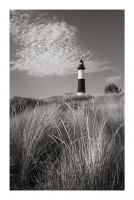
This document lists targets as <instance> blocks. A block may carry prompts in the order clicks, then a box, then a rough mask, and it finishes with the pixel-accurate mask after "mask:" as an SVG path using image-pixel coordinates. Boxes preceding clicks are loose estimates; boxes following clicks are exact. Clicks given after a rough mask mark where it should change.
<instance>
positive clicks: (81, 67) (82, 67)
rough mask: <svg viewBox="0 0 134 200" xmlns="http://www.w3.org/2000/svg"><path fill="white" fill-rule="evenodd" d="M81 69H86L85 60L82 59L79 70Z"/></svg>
mask: <svg viewBox="0 0 134 200" xmlns="http://www.w3.org/2000/svg"><path fill="white" fill-rule="evenodd" d="M79 69H83V70H85V66H84V62H83V60H82V59H81V60H80V64H79V66H78V70H79Z"/></svg>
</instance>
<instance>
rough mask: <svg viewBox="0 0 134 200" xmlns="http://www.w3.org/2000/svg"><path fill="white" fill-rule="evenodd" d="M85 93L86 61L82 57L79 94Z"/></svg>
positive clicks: (79, 73) (79, 72)
mask: <svg viewBox="0 0 134 200" xmlns="http://www.w3.org/2000/svg"><path fill="white" fill-rule="evenodd" d="M84 94H85V66H84V62H83V60H82V59H81V60H80V64H79V66H78V91H77V95H84Z"/></svg>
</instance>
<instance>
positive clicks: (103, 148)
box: [10, 95, 124, 190]
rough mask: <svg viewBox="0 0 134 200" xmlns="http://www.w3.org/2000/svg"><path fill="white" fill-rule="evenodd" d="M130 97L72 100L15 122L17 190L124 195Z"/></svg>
mask: <svg viewBox="0 0 134 200" xmlns="http://www.w3.org/2000/svg"><path fill="white" fill-rule="evenodd" d="M123 106H124V97H123V95H107V96H101V97H95V98H91V97H89V98H88V97H87V98H80V99H79V97H78V98H77V97H73V98H72V97H70V98H67V99H60V100H54V101H52V102H51V103H49V104H47V105H40V106H35V108H32V109H29V108H28V109H25V110H24V112H22V113H20V114H19V115H18V114H17V115H15V116H14V117H11V119H10V123H11V124H10V189H11V190H123V189H124V108H123Z"/></svg>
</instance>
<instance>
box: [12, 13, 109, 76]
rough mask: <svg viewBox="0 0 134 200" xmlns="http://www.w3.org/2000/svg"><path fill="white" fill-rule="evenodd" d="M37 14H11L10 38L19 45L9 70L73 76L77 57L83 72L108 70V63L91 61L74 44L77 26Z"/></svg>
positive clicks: (32, 73)
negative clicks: (84, 69)
mask: <svg viewBox="0 0 134 200" xmlns="http://www.w3.org/2000/svg"><path fill="white" fill-rule="evenodd" d="M34 12H37V11H11V19H10V22H11V25H10V30H11V36H12V37H11V39H12V40H13V42H14V43H15V44H16V45H18V46H19V48H18V50H17V51H16V52H15V57H16V58H17V59H11V66H12V68H11V69H12V70H20V71H27V72H28V74H29V75H33V76H45V75H59V76H62V75H68V74H72V73H76V72H77V69H76V66H77V65H78V62H79V60H80V58H83V59H84V61H85V65H86V72H87V73H93V72H98V71H102V70H107V69H109V68H110V67H109V66H108V63H107V62H100V61H97V60H93V58H92V54H91V52H90V51H89V50H86V49H81V47H80V46H79V45H78V43H77V35H78V30H77V27H75V26H72V25H69V24H67V23H66V22H65V21H59V20H58V19H57V18H56V17H54V18H49V17H48V16H47V15H40V14H39V12H38V13H37V16H36V17H35V15H34Z"/></svg>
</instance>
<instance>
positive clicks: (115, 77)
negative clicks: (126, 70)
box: [104, 76, 122, 83]
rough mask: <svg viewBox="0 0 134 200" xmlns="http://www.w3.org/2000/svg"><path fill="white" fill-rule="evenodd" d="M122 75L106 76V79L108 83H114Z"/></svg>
mask: <svg viewBox="0 0 134 200" xmlns="http://www.w3.org/2000/svg"><path fill="white" fill-rule="evenodd" d="M121 78H122V77H121V76H110V77H106V78H105V79H104V80H105V82H106V83H114V82H118V81H119V80H120V79H121Z"/></svg>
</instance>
